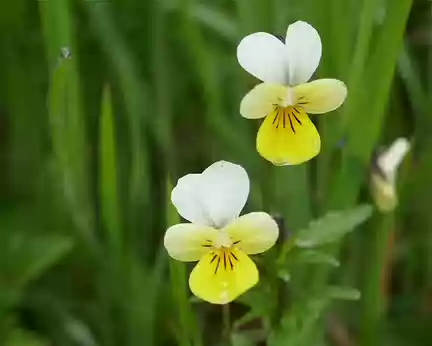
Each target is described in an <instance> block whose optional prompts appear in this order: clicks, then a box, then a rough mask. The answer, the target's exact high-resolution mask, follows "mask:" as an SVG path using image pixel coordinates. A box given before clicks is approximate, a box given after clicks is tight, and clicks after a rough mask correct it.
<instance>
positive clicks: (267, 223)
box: [224, 212, 279, 255]
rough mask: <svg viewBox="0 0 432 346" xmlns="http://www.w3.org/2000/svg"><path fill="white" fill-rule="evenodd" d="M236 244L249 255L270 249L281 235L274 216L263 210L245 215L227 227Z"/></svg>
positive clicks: (226, 229)
mask: <svg viewBox="0 0 432 346" xmlns="http://www.w3.org/2000/svg"><path fill="white" fill-rule="evenodd" d="M224 230H225V231H226V232H227V234H229V236H230V237H231V240H232V241H233V242H234V243H235V246H236V247H238V248H239V249H240V250H242V251H243V252H245V253H246V254H248V255H253V254H257V253H261V252H264V251H267V250H268V249H270V248H271V247H272V246H273V245H274V244H275V243H276V240H277V238H278V236H279V228H278V225H277V223H276V222H275V220H273V218H272V217H271V216H270V215H268V214H266V213H263V212H255V213H250V214H246V215H243V216H241V217H239V218H238V219H237V220H235V221H234V222H232V223H230V224H229V225H228V226H227V227H226V228H225V229H224Z"/></svg>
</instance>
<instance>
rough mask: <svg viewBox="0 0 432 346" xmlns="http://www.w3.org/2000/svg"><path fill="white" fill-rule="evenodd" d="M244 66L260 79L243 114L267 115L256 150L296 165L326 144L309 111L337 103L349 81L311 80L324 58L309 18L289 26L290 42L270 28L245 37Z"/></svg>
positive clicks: (276, 160) (241, 49)
mask: <svg viewBox="0 0 432 346" xmlns="http://www.w3.org/2000/svg"><path fill="white" fill-rule="evenodd" d="M237 58H238V61H239V63H240V65H241V66H242V67H243V68H244V69H245V70H246V71H247V72H249V73H250V74H252V75H253V76H255V77H257V78H258V79H260V80H261V81H262V82H263V83H261V84H258V85H257V86H256V87H255V88H254V89H252V90H251V91H250V92H249V93H248V94H246V96H245V97H244V98H243V100H242V101H241V104H240V113H241V115H242V116H243V117H245V118H248V119H259V118H264V117H265V119H264V121H263V123H262V125H261V127H260V129H259V131H258V135H257V150H258V152H259V153H260V155H261V156H263V157H264V158H265V159H267V160H269V161H271V162H272V163H273V164H275V165H279V166H283V165H296V164H300V163H303V162H305V161H308V160H310V159H311V158H313V157H314V156H316V155H317V154H318V153H319V151H320V148H321V140H320V136H319V134H318V131H317V129H316V128H315V126H314V124H313V123H312V122H311V120H310V119H309V117H308V115H307V113H309V114H321V113H327V112H330V111H332V110H334V109H336V108H338V107H339V106H340V105H341V104H342V103H343V101H344V100H345V98H346V95H347V89H346V87H345V84H344V83H343V82H341V81H340V80H337V79H318V80H315V81H312V82H309V83H308V80H309V79H310V78H311V76H312V74H313V73H314V71H315V70H316V68H317V67H318V64H319V61H320V58H321V39H320V37H319V35H318V32H317V31H316V30H315V29H314V28H313V27H312V26H311V25H309V24H308V23H305V22H302V21H298V22H295V23H294V24H291V25H289V26H288V30H287V34H286V38H285V43H283V42H282V41H281V40H279V39H278V38H276V37H275V36H273V35H270V34H268V33H265V32H258V33H254V34H251V35H249V36H246V37H245V38H244V39H243V40H242V41H241V42H240V44H239V45H238V48H237Z"/></svg>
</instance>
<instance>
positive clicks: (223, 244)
mask: <svg viewBox="0 0 432 346" xmlns="http://www.w3.org/2000/svg"><path fill="white" fill-rule="evenodd" d="M232 245H233V242H232V240H231V237H230V236H229V235H228V234H226V233H225V232H224V231H219V233H218V235H217V236H216V238H215V240H214V241H213V247H214V248H216V249H220V248H230V247H231V246H232Z"/></svg>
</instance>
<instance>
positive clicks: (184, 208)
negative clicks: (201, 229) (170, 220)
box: [171, 174, 213, 226]
mask: <svg viewBox="0 0 432 346" xmlns="http://www.w3.org/2000/svg"><path fill="white" fill-rule="evenodd" d="M201 185H202V178H201V174H188V175H185V176H184V177H181V178H180V179H179V180H178V182H177V185H176V186H175V187H174V189H173V190H172V192H171V201H172V203H173V204H174V206H175V207H176V208H177V212H178V213H179V214H180V215H181V216H182V217H183V218H185V219H186V220H188V221H190V222H193V223H196V224H200V225H208V226H212V225H213V221H212V219H211V218H210V215H208V212H207V210H206V208H205V205H204V204H203V203H202V199H201Z"/></svg>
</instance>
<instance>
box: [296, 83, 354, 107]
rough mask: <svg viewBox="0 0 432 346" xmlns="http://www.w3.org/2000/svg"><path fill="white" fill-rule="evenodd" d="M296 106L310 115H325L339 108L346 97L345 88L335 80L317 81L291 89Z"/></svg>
mask: <svg viewBox="0 0 432 346" xmlns="http://www.w3.org/2000/svg"><path fill="white" fill-rule="evenodd" d="M293 93H294V95H295V98H296V99H297V102H298V105H299V106H301V107H303V108H304V110H305V112H307V113H310V114H321V113H327V112H331V111H333V110H335V109H336V108H339V106H340V105H341V104H342V103H343V102H344V101H345V98H346V96H347V93H348V91H347V88H346V86H345V84H344V83H343V82H341V81H340V80H337V79H317V80H315V81H313V82H310V83H305V84H300V85H298V86H296V87H294V88H293Z"/></svg>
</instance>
